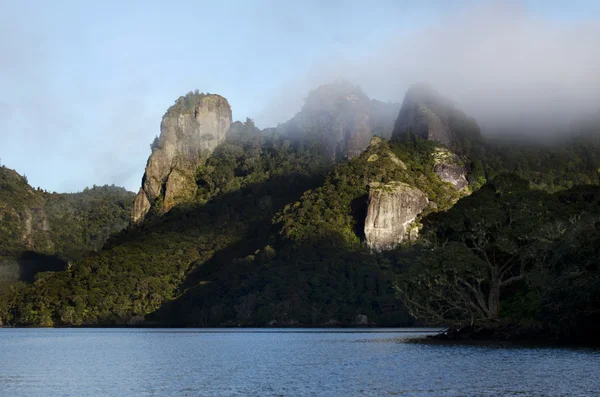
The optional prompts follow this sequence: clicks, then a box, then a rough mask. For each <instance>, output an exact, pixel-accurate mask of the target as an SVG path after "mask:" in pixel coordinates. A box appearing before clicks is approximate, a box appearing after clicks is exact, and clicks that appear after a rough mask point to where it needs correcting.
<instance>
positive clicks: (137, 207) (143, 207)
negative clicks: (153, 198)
mask: <svg viewBox="0 0 600 397" xmlns="http://www.w3.org/2000/svg"><path fill="white" fill-rule="evenodd" d="M150 207H151V206H150V201H148V196H147V195H146V192H144V189H143V188H140V191H139V192H138V194H137V196H135V201H134V202H133V209H132V210H131V222H133V223H135V224H137V223H140V222H141V221H142V220H144V216H145V215H146V214H147V213H148V211H150Z"/></svg>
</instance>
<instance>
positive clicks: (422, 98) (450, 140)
mask: <svg viewBox="0 0 600 397" xmlns="http://www.w3.org/2000/svg"><path fill="white" fill-rule="evenodd" d="M408 133H412V134H414V135H416V136H419V137H421V138H423V139H427V140H432V141H436V142H439V143H441V144H443V145H446V146H448V147H449V148H451V149H452V150H460V149H461V148H460V139H459V137H468V139H479V137H480V133H479V127H478V126H477V123H476V122H475V121H474V120H473V119H471V118H469V117H468V116H467V115H465V114H464V113H463V112H461V111H460V110H458V109H457V108H455V107H454V105H453V104H452V102H451V101H450V100H448V99H446V98H444V97H443V96H441V95H440V94H438V93H437V92H436V91H435V90H434V89H433V88H431V87H430V86H429V85H428V84H424V83H419V84H415V85H413V86H411V87H410V88H409V90H408V91H407V92H406V95H405V97H404V101H403V103H402V108H401V109H400V113H399V114H398V119H397V120H396V123H395V126H394V133H393V135H392V139H401V138H402V137H404V136H405V135H406V134H408Z"/></svg>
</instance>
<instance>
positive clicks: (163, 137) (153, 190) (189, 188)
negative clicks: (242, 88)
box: [131, 91, 231, 223]
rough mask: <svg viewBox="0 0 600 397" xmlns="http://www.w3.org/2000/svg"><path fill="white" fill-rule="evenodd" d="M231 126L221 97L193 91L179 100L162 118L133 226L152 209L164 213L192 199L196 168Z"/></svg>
mask: <svg viewBox="0 0 600 397" xmlns="http://www.w3.org/2000/svg"><path fill="white" fill-rule="evenodd" d="M230 125H231V108H230V106H229V103H228V102H227V99H225V98H223V97H222V96H220V95H215V94H203V93H199V92H198V91H196V92H194V93H192V92H190V93H188V94H187V95H185V96H182V97H180V98H179V99H178V100H177V101H176V102H175V104H174V105H173V106H171V108H169V110H167V112H166V113H165V115H164V116H163V119H162V122H161V125H160V136H159V137H158V138H157V139H155V141H154V143H153V144H152V153H151V154H150V157H149V158H148V163H147V165H146V171H145V173H144V177H143V179H142V187H141V189H140V191H139V193H138V195H137V197H136V200H135V203H134V208H133V211H132V214H131V221H132V223H140V222H141V221H142V220H143V219H144V217H145V216H146V214H147V213H148V211H149V210H150V209H151V207H152V206H156V207H158V208H157V210H158V211H161V212H166V211H168V210H170V209H171V208H172V207H173V206H174V205H175V204H177V203H179V202H184V201H186V200H189V199H191V198H193V196H194V194H195V190H196V183H195V172H196V168H197V167H198V165H199V164H201V162H202V161H204V159H206V158H207V157H208V156H209V155H210V154H211V153H212V152H213V151H214V149H215V148H216V147H217V146H218V145H219V144H220V143H221V142H222V141H223V140H224V139H225V135H226V133H227V131H228V130H229V127H230Z"/></svg>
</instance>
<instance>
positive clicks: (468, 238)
mask: <svg viewBox="0 0 600 397" xmlns="http://www.w3.org/2000/svg"><path fill="white" fill-rule="evenodd" d="M197 95H201V94H198V93H196V94H193V93H192V94H189V95H188V96H186V97H189V98H188V99H187V100H186V99H185V97H184V99H180V100H179V101H178V103H179V105H177V106H183V107H186V106H191V105H190V103H192V102H193V100H194V98H196V96H197ZM196 99H197V98H196ZM186 101H187V102H186ZM190 101H192V102H190ZM465 120H466V121H465ZM461 122H462V123H466V124H465V127H464V129H465V130H467V133H465V134H462V135H461V134H459V135H457V136H459V137H463V138H464V139H463V140H462V141H460V140H459V141H457V142H458V143H457V145H458V146H457V147H458V149H457V150H456V152H457V153H458V155H457V156H453V155H451V154H450V153H448V152H447V151H445V149H444V148H441V147H440V146H439V145H437V144H435V143H433V142H430V141H424V140H422V139H419V138H418V137H415V136H414V135H412V134H410V133H408V134H405V135H404V136H403V137H402V139H400V140H397V141H392V142H387V141H384V140H382V139H378V138H376V139H374V140H373V142H372V144H371V146H370V147H369V148H368V149H367V150H366V151H365V152H364V153H363V154H362V155H360V156H359V157H356V158H354V159H351V160H349V161H345V162H340V163H337V164H334V163H333V161H332V153H331V151H330V150H329V149H328V148H327V145H324V144H323V138H322V137H319V136H318V135H312V134H308V135H306V136H305V137H304V138H303V139H298V140H290V139H288V137H286V136H280V135H277V134H275V133H272V134H271V132H272V131H271V132H267V131H260V130H258V129H257V128H256V127H255V126H254V123H253V122H252V120H250V119H248V120H246V123H235V124H234V125H233V126H232V129H231V132H230V134H229V135H228V138H227V140H226V141H225V142H223V143H222V144H221V145H219V147H218V148H217V149H216V150H215V151H214V152H213V154H212V155H211V156H209V157H208V158H207V159H206V161H205V162H203V164H202V165H201V166H199V167H198V169H197V170H196V174H195V182H196V186H192V187H193V189H190V192H195V193H192V194H191V197H186V199H185V202H182V203H179V204H178V205H176V206H175V207H174V208H173V209H172V210H171V211H169V212H168V213H167V214H164V215H161V214H159V213H158V212H157V213H152V212H151V215H150V216H149V217H148V218H147V219H146V221H145V222H144V223H143V224H142V225H140V226H138V227H129V228H126V229H125V230H122V231H119V230H121V229H123V227H124V225H125V222H126V219H127V216H128V214H129V211H130V208H131V201H132V199H133V198H132V197H131V194H129V193H126V192H124V191H121V190H119V189H116V188H112V187H102V188H94V189H90V190H89V191H86V192H83V193H78V194H75V195H56V194H48V193H45V192H41V191H40V192H36V191H33V190H32V189H31V188H29V187H28V185H27V183H26V181H24V179H23V178H22V177H20V176H18V174H16V173H14V174H10V173H6V172H5V174H6V175H5V176H4V177H3V178H4V179H2V181H3V182H2V183H3V184H4V185H3V186H6V188H3V189H0V203H2V206H1V207H0V213H2V214H3V216H2V217H0V227H1V228H2V229H0V230H1V231H2V233H0V238H2V239H4V240H2V242H3V244H5V245H3V247H9V248H10V250H12V251H15V252H17V251H19V250H21V251H19V252H21V253H22V250H24V249H25V247H26V246H27V244H33V245H32V246H33V247H34V248H35V250H36V251H37V254H38V255H41V254H52V255H57V254H59V255H61V257H63V258H66V259H70V260H72V263H71V266H69V267H68V268H67V269H66V270H64V271H55V272H37V274H35V275H33V274H31V275H30V276H29V277H28V281H29V282H28V283H14V282H12V283H10V285H8V284H7V285H6V286H4V287H2V286H0V291H1V292H0V321H1V322H2V324H10V325H18V326H53V325H54V326H56V325H113V324H137V323H140V322H142V321H144V322H145V323H146V324H160V325H178V326H192V325H195V326H217V325H247V326H250V325H252V326H262V325H269V324H271V325H274V324H279V325H294V324H304V325H324V324H331V325H334V324H338V325H340V324H341V325H350V324H353V323H355V322H356V320H357V316H359V315H366V316H367V317H368V319H369V320H368V321H369V322H370V323H376V324H378V325H409V324H413V323H414V321H415V319H416V321H419V322H420V323H435V324H442V323H443V324H456V325H466V324H497V323H506V322H510V323H516V324H522V325H527V326H529V327H532V328H536V329H544V330H545V332H549V333H550V334H552V335H553V336H555V337H562V338H571V339H573V338H583V337H587V338H589V337H592V336H593V334H594V332H597V331H598V330H599V329H600V324H599V322H598V320H597V318H598V314H599V312H600V311H599V307H598V304H597V302H598V301H600V299H599V298H600V273H599V272H600V270H599V268H598V265H597V264H598V263H599V261H598V260H599V259H600V257H599V256H600V205H599V204H598V203H600V187H598V186H596V185H597V184H598V182H599V181H598V176H597V171H598V169H599V168H600V158H598V157H597V154H596V153H598V150H597V148H598V147H599V145H597V142H594V141H593V140H592V139H591V138H590V136H584V137H577V138H574V139H573V140H571V141H569V143H568V144H565V145H563V146H552V147H551V146H547V147H542V146H539V145H538V146H536V147H535V148H534V147H533V146H527V145H514V146H512V144H507V143H506V144H505V143H498V142H491V141H487V142H485V141H483V140H480V139H479V138H478V132H477V131H478V130H476V125H475V126H474V125H472V124H471V122H470V121H469V120H467V119H461V118H457V120H455V121H454V123H455V124H454V125H455V126H456V125H458V124H457V123H461ZM460 139H462V138H460ZM156 144H158V142H157V143H156ZM440 161H443V162H452V163H453V164H454V165H456V166H460V167H464V168H465V170H467V171H468V179H469V182H470V186H469V189H468V190H469V191H468V192H458V191H457V190H456V189H455V188H454V187H452V186H451V185H450V184H449V183H444V182H442V181H441V180H440V179H439V178H438V176H437V175H436V174H435V172H434V170H435V167H436V165H437V164H438V163H439V162H440ZM392 181H398V182H403V183H406V184H408V185H410V186H412V187H416V188H418V189H419V190H421V191H422V192H424V193H425V194H426V195H427V196H428V198H429V200H430V205H429V206H428V207H427V208H426V209H425V211H424V212H422V213H421V214H420V215H419V217H418V218H417V220H416V222H415V224H417V225H418V226H422V230H421V233H420V239H419V240H418V241H417V242H415V243H413V244H411V245H408V244H407V245H405V246H402V247H399V248H398V249H396V250H393V251H389V252H385V253H381V254H375V253H372V252H370V251H369V250H368V249H367V247H366V244H365V241H364V240H365V238H364V234H363V233H364V230H363V229H364V221H365V215H366V211H367V204H368V193H369V192H368V189H369V184H371V183H373V182H380V183H389V182H392ZM467 194H469V195H468V197H465V196H466V195H467ZM155 205H156V203H155ZM35 208H41V210H40V211H41V212H40V211H37V210H35V211H34V210H32V209H35ZM13 209H14V211H13ZM27 210H28V211H29V212H30V213H31V224H32V225H37V226H35V227H32V232H31V233H29V234H28V233H25V234H23V233H24V232H23V230H25V229H23V226H19V225H23V224H24V223H23V219H24V218H23V217H22V216H21V215H20V214H21V213H22V212H24V211H25V212H26V211H27ZM13 213H16V214H17V215H18V216H17V217H15V216H14V214H13ZM11 214H13V215H11ZM9 222H12V223H9ZM44 222H47V223H48V225H49V227H48V228H46V227H44ZM25 224H26V223H25ZM54 225H57V226H56V227H55V226H54ZM111 233H113V234H112V236H111V237H110V238H108V240H107V241H106V239H107V237H108V236H109V234H111ZM23 236H25V238H24V237H23ZM105 241H106V243H105V244H104V242H105ZM102 244H104V246H103V248H102V249H100V247H101V246H102ZM82 248H83V249H82ZM84 251H92V252H91V253H88V254H85V255H84ZM20 259H24V258H20ZM45 260H49V258H45ZM11 266H12V267H11ZM14 266H17V268H18V262H15V259H14V258H13V259H12V261H6V263H5V266H4V268H6V269H8V268H9V267H10V268H14ZM2 269H3V268H2V267H0V270H2ZM48 270H56V269H48ZM2 274H3V273H1V272H0V282H2V280H3V279H2ZM13 281H14V280H13ZM409 313H410V314H409Z"/></svg>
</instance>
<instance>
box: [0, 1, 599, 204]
mask: <svg viewBox="0 0 600 397" xmlns="http://www.w3.org/2000/svg"><path fill="white" fill-rule="evenodd" d="M367 3H369V5H367ZM483 3H486V4H487V3H489V2H483V1H481V2H477V1H453V2H450V1H393V0H390V1H385V0H384V1H375V2H365V1H338V0H334V1H312V0H311V1H301V2H291V1H252V2H250V1H198V0H196V1H172V2H166V1H148V0H147V1H134V0H131V1H113V0H105V1H83V0H79V1H64V0H63V1H60V0H57V1H53V2H50V1H45V0H41V1H28V0H20V1H9V0H0V10H2V14H1V15H0V161H1V162H2V164H4V165H6V166H8V167H10V168H14V169H16V170H17V171H18V172H20V173H21V174H26V175H27V177H28V179H29V182H30V183H31V184H32V185H33V186H34V187H37V186H40V187H42V188H44V189H46V190H50V191H59V192H62V191H78V190H81V189H83V188H84V187H85V186H91V185H93V184H97V185H102V184H106V183H108V184H111V183H114V184H117V185H122V186H125V187H127V188H128V189H130V190H137V189H138V188H139V185H140V181H141V178H142V174H143V170H144V166H145V163H146V160H147V156H148V155H149V143H150V142H151V141H152V139H153V138H154V136H155V135H157V134H159V132H160V131H159V125H160V119H161V117H162V115H163V114H164V112H165V110H166V109H167V108H168V107H169V106H170V105H171V104H172V103H173V102H174V101H175V99H177V97H178V96H180V95H182V94H185V93H186V92H187V91H190V90H193V89H196V88H198V89H199V90H200V91H204V92H211V93H219V94H221V95H223V96H225V97H227V98H228V100H229V102H230V104H231V105H232V108H233V115H234V119H242V120H243V119H245V117H246V116H249V117H253V118H255V119H256V120H257V122H258V124H259V126H261V127H266V126H268V124H273V123H276V122H279V121H284V120H285V119H287V118H288V117H290V116H291V115H293V113H294V112H295V111H297V110H299V106H300V105H301V100H302V97H303V95H305V93H306V90H308V89H310V88H314V86H315V85H316V84H319V83H322V82H325V81H326V80H328V79H333V78H335V77H338V76H339V77H345V78H351V79H353V81H355V80H356V83H358V84H360V85H361V86H362V87H363V89H365V91H366V92H367V94H370V95H372V96H375V97H378V98H381V99H383V100H394V101H400V100H401V99H402V95H403V91H402V89H403V87H405V86H406V85H407V84H409V83H412V82H413V81H410V80H413V79H415V78H418V77H420V76H419V75H418V73H415V72H414V70H418V69H421V66H422V65H417V66H418V67H417V66H415V68H416V69H414V70H413V71H412V72H411V73H407V74H406V77H404V76H403V75H402V73H390V75H389V76H388V75H387V73H388V72H389V71H390V70H397V69H395V68H396V66H394V64H395V63H396V62H400V63H406V62H407V61H406V60H402V59H397V58H394V57H389V53H390V52H393V51H394V50H393V48H395V47H390V45H391V44H390V43H396V42H397V39H399V38H403V37H411V35H415V34H417V36H416V37H420V38H421V39H417V44H418V40H426V37H427V36H426V35H425V36H423V35H422V33H418V32H427V31H428V29H430V28H435V27H437V26H441V25H443V24H445V23H448V21H449V20H452V18H453V17H452V15H456V13H460V12H461V11H462V10H465V12H469V11H468V10H469V9H471V8H474V7H475V8H476V7H480V6H481V4H483ZM499 3H504V2H494V4H493V5H492V7H497V6H498V4H499ZM598 3H599V2H597V1H568V2H567V1H525V2H512V3H511V4H512V6H515V7H517V8H519V7H520V8H519V9H521V8H522V9H524V10H527V12H528V13H530V15H535V16H536V17H537V18H541V19H543V20H545V21H547V22H548V23H550V24H554V25H557V26H558V25H560V24H564V25H568V26H575V25H579V24H580V21H586V23H588V24H593V23H594V22H595V21H597V17H598V15H599V14H598V11H599V9H600V5H599V4H598ZM501 6H502V7H504V4H502V5H501ZM484 7H487V5H484ZM492 14H493V13H492ZM558 29H559V28H558ZM424 37H425V38H424ZM594 43H595V42H592V43H591V44H590V45H592V44H594ZM411 48H412V47H411ZM584 50H585V48H584V49H582V52H581V53H585V51H584ZM411 51H415V50H414V48H412V49H411ZM412 53H413V52H411V54H412ZM383 54H385V55H383ZM411 59H414V58H411ZM588 63H589V62H588ZM375 64H377V66H378V67H382V66H381V65H388V66H389V68H388V69H385V68H384V69H381V70H380V69H378V68H372V67H371V66H373V65H375ZM411 70H412V69H411ZM437 75H439V74H436V75H435V76H437ZM431 76H434V75H431ZM435 76H434V78H433V80H434V81H435ZM424 77H428V76H426V75H424ZM440 81H441V78H440ZM444 81H445V80H444ZM396 82H398V83H396ZM441 85H442V86H443V85H444V84H443V81H442V84H441ZM466 102H468V101H466Z"/></svg>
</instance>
